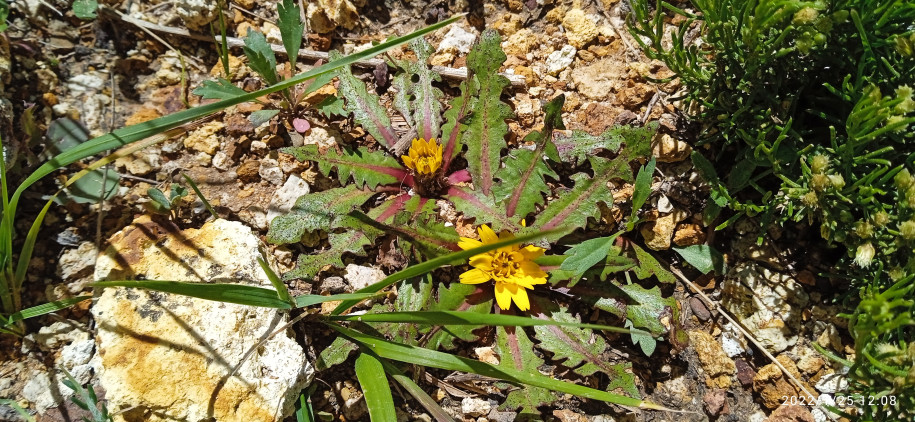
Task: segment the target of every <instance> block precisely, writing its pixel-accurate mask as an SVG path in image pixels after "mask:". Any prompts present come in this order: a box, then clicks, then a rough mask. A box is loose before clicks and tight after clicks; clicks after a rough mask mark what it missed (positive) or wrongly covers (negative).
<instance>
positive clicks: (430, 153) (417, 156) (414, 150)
mask: <svg viewBox="0 0 915 422" xmlns="http://www.w3.org/2000/svg"><path fill="white" fill-rule="evenodd" d="M443 149H444V145H439V144H438V143H437V142H435V139H430V140H429V141H428V142H427V141H426V140H425V139H421V138H420V139H414V140H413V144H412V145H410V150H409V151H408V152H407V155H404V156H401V157H400V158H402V159H403V163H404V165H406V166H407V167H408V168H409V169H410V170H413V172H414V173H416V174H418V175H431V174H434V173H435V172H437V171H438V169H440V168H441V167H442V151H443Z"/></svg>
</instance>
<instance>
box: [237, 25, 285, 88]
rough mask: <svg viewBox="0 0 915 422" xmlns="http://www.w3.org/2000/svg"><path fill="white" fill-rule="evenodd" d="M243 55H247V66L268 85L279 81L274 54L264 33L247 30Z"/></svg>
mask: <svg viewBox="0 0 915 422" xmlns="http://www.w3.org/2000/svg"><path fill="white" fill-rule="evenodd" d="M244 51H245V56H247V57H248V67H250V68H251V69H252V70H254V71H255V72H257V73H258V74H259V75H261V77H262V78H264V80H265V81H267V84H268V85H273V84H275V83H277V82H279V78H277V76H276V56H275V55H274V54H273V49H271V48H270V44H267V38H264V34H261V33H260V32H258V31H256V30H250V31H248V35H247V36H246V37H245V46H244Z"/></svg>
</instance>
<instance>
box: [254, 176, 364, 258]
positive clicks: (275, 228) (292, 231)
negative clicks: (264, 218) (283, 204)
mask: <svg viewBox="0 0 915 422" xmlns="http://www.w3.org/2000/svg"><path fill="white" fill-rule="evenodd" d="M372 195H373V193H372V192H371V191H367V190H361V189H359V188H358V187H356V186H354V185H349V186H344V187H342V188H335V189H329V190H326V191H323V192H318V193H309V194H307V195H302V196H301V197H300V198H299V199H298V200H296V203H295V205H294V206H293V207H292V209H291V210H290V212H289V213H288V214H286V215H281V216H278V217H276V218H274V219H273V221H271V222H270V230H269V231H268V232H267V241H269V242H270V243H275V244H280V245H283V244H287V243H297V242H299V241H301V240H302V236H303V235H304V234H305V233H306V232H311V231H315V230H329V229H331V228H334V227H339V226H340V223H341V220H342V219H343V218H345V217H346V215H347V214H348V213H349V212H350V211H352V210H353V209H354V208H356V207H358V206H360V205H362V204H363V203H365V201H367V200H368V199H369V198H370V197H371V196H372Z"/></svg>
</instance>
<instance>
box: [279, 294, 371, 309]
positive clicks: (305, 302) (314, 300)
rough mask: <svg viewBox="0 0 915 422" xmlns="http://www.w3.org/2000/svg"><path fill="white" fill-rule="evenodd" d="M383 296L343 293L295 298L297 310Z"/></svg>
mask: <svg viewBox="0 0 915 422" xmlns="http://www.w3.org/2000/svg"><path fill="white" fill-rule="evenodd" d="M379 296H381V295H380V294H378V293H341V294H338V295H331V296H321V295H299V296H296V297H295V298H294V301H295V307H296V308H304V307H306V306H311V305H317V304H319V303H324V302H336V301H340V300H365V299H371V298H373V297H379Z"/></svg>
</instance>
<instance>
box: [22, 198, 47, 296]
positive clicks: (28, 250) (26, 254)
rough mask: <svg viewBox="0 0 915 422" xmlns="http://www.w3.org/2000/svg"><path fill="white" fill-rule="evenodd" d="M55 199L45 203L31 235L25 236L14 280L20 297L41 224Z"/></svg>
mask: <svg viewBox="0 0 915 422" xmlns="http://www.w3.org/2000/svg"><path fill="white" fill-rule="evenodd" d="M54 197H55V196H51V199H48V201H47V202H45V204H44V207H42V208H41V211H40V212H39V213H38V215H37V216H36V217H35V221H33V222H32V227H30V228H29V233H28V234H27V235H26V236H25V242H23V244H22V249H21V250H20V252H19V262H18V264H17V265H16V274H15V278H14V280H16V281H15V283H14V285H13V293H14V294H16V295H17V296H18V295H19V293H18V292H19V290H20V289H22V282H23V281H25V273H26V271H28V269H29V263H30V262H31V261H32V251H34V250H35V242H36V241H38V231H39V230H41V223H42V222H44V218H45V216H46V215H48V210H49V209H50V208H51V204H52V203H53V202H54Z"/></svg>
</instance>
